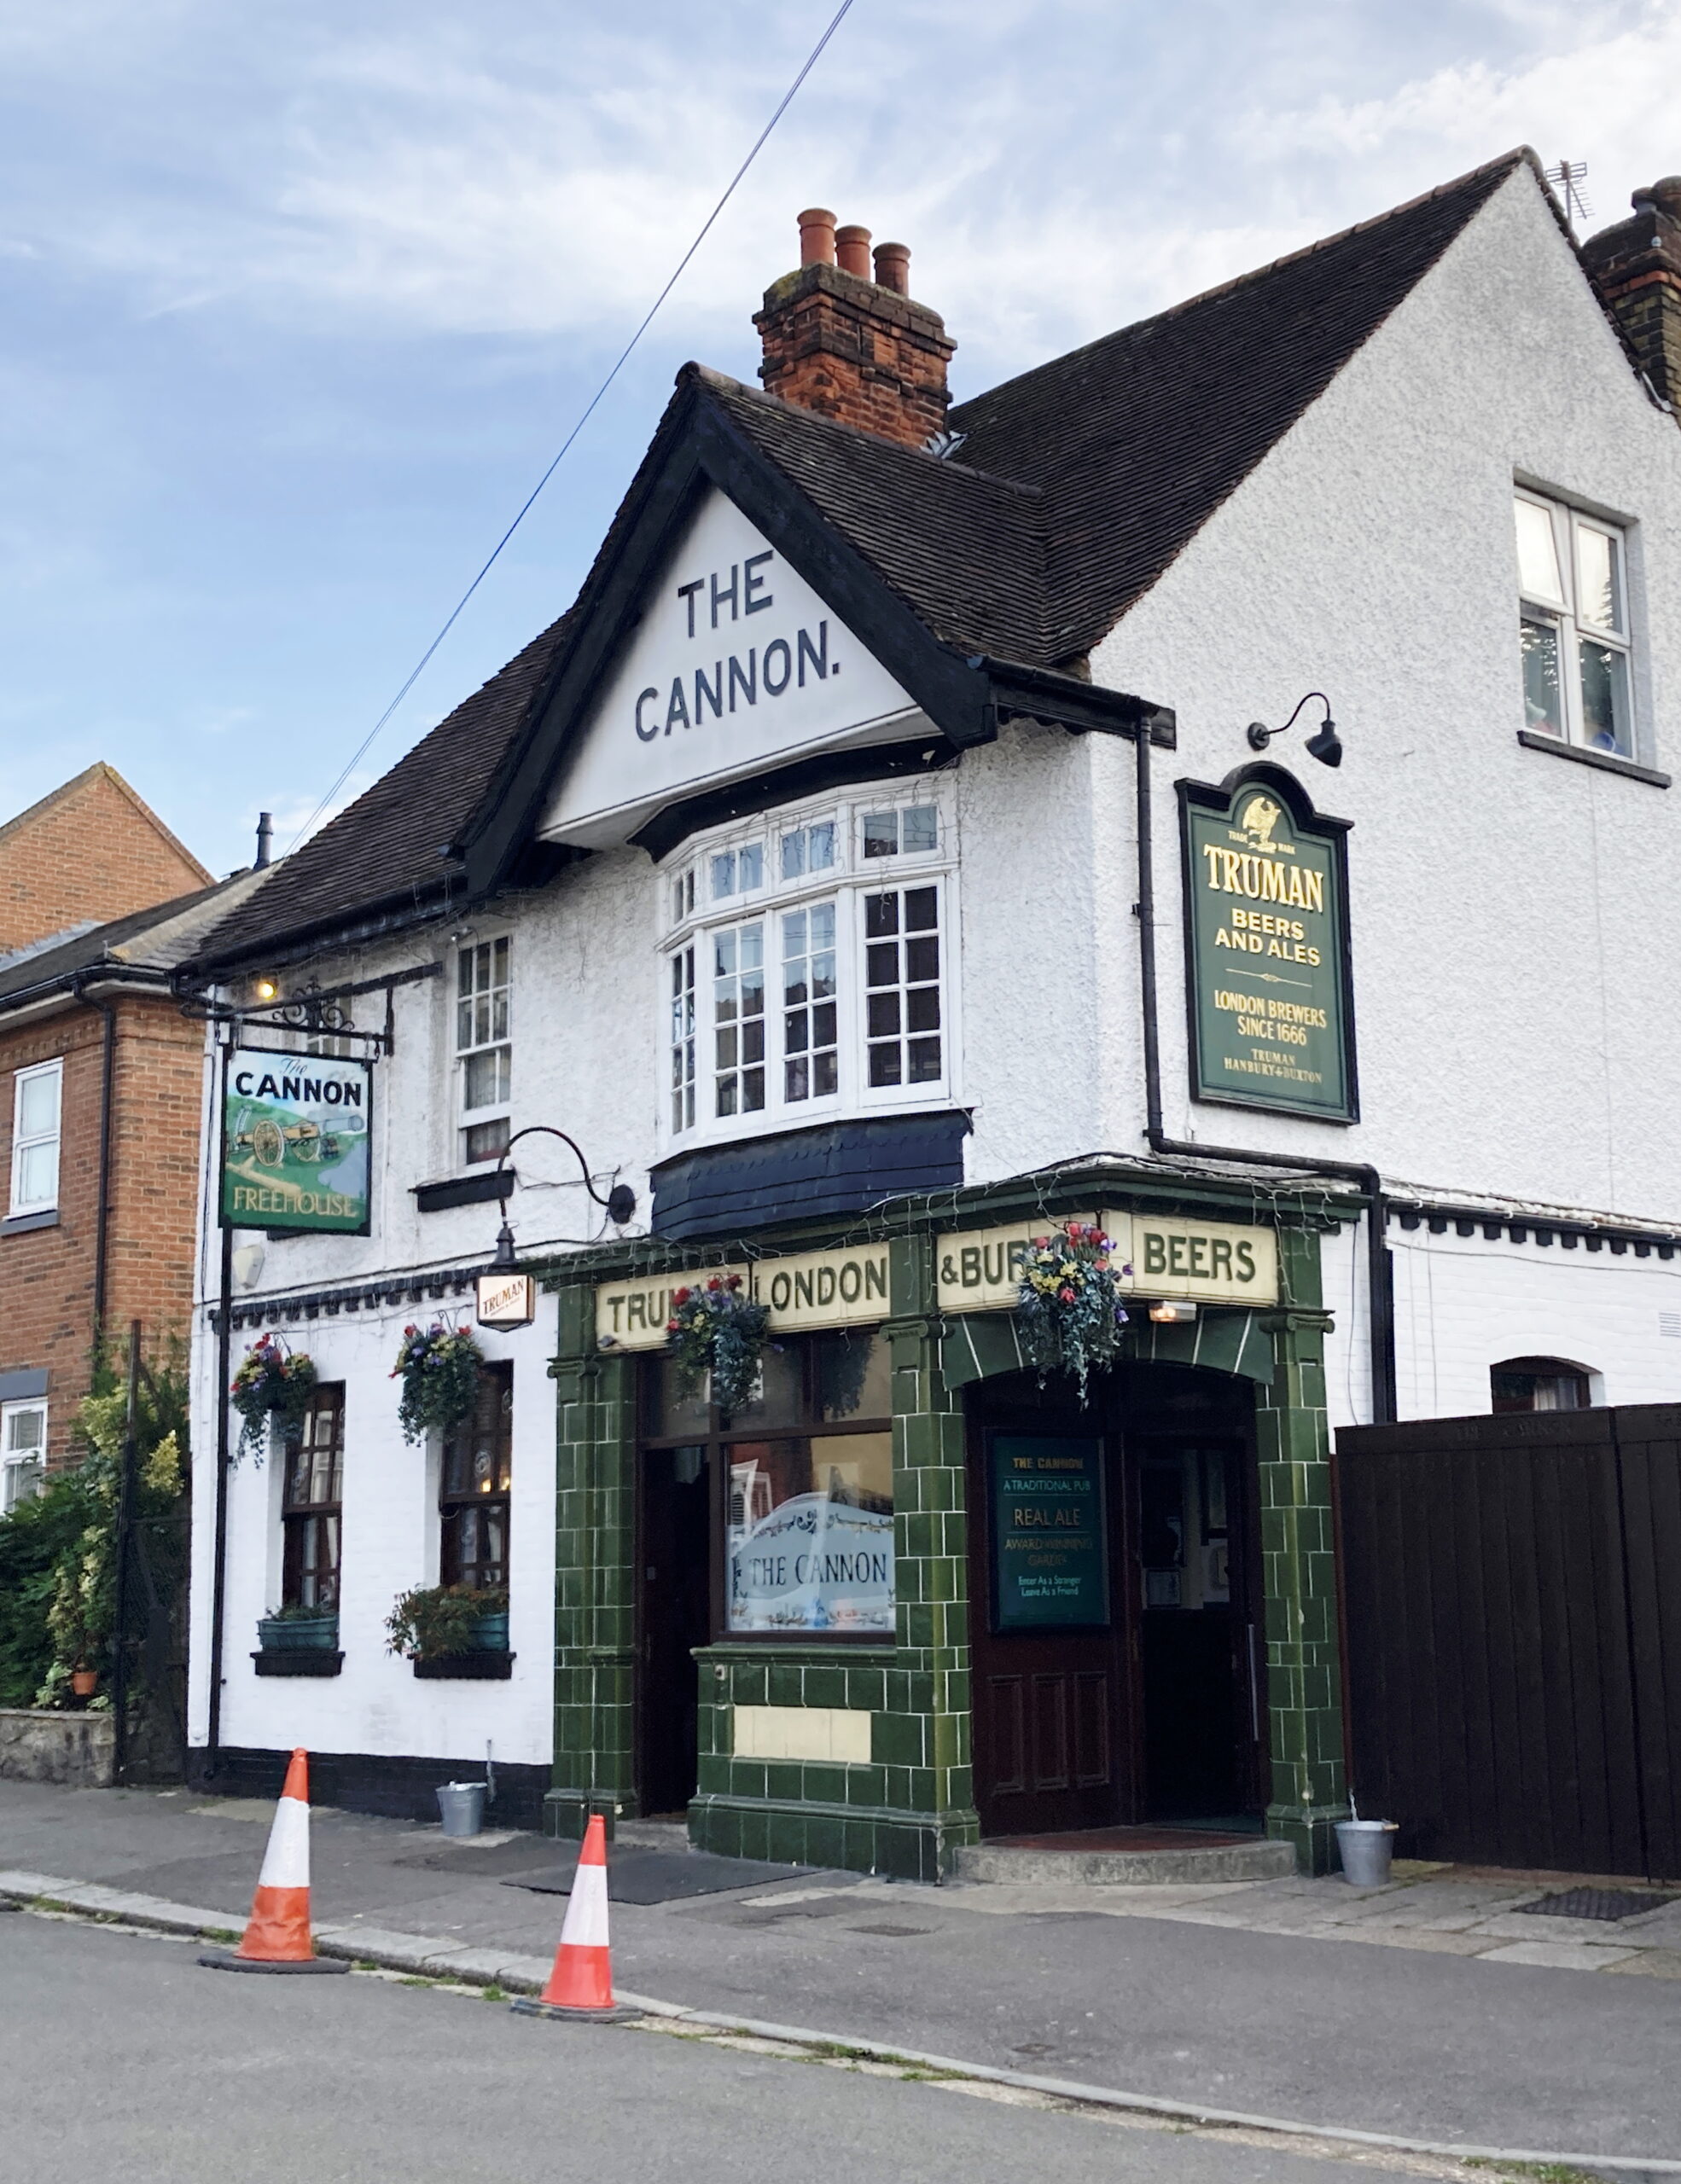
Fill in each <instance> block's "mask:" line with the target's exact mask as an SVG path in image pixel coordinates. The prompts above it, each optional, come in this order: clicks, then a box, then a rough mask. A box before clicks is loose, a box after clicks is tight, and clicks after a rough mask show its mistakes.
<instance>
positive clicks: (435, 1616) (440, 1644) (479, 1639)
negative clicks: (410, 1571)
mask: <svg viewBox="0 0 1681 2184" xmlns="http://www.w3.org/2000/svg"><path fill="white" fill-rule="evenodd" d="M385 1627H386V1631H387V1639H386V1650H387V1652H388V1653H400V1654H402V1655H403V1657H404V1659H405V1660H410V1661H439V1660H453V1659H455V1658H458V1657H460V1656H462V1655H464V1654H472V1653H506V1652H507V1651H508V1594H507V1593H506V1591H505V1590H503V1589H502V1588H501V1587H499V1586H485V1587H483V1588H475V1587H474V1586H472V1585H416V1586H415V1587H414V1588H413V1589H411V1590H410V1591H409V1592H406V1593H403V1594H399V1595H398V1600H397V1603H396V1605H395V1606H394V1607H393V1609H392V1611H391V1613H390V1614H389V1615H388V1616H387V1618H386V1626H385Z"/></svg>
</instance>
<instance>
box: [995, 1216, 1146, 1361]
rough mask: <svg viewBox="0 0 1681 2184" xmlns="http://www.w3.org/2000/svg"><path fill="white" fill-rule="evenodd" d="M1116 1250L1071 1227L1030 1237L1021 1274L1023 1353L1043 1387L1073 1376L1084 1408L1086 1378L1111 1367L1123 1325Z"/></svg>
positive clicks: (1093, 1232)
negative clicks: (1051, 1380) (1114, 1257)
mask: <svg viewBox="0 0 1681 2184" xmlns="http://www.w3.org/2000/svg"><path fill="white" fill-rule="evenodd" d="M1112 1252H1114V1245H1113V1244H1112V1243H1111V1242H1110V1241H1109V1239H1108V1237H1107V1236H1106V1235H1105V1234H1103V1232H1102V1229H1096V1228H1093V1227H1092V1226H1091V1223H1088V1222H1083V1221H1071V1222H1069V1223H1068V1224H1067V1227H1066V1228H1065V1229H1053V1230H1052V1232H1051V1234H1050V1235H1048V1236H1036V1237H1035V1238H1034V1239H1033V1241H1032V1246H1030V1248H1029V1250H1028V1253H1027V1259H1026V1261H1025V1263H1024V1264H1023V1266H1022V1269H1021V1288H1020V1290H1019V1291H1018V1292H1017V1302H1016V1320H1017V1324H1018V1326H1019V1327H1020V1328H1021V1347H1022V1349H1023V1350H1025V1352H1026V1353H1027V1361H1028V1362H1029V1363H1030V1364H1031V1365H1033V1366H1035V1367H1036V1368H1038V1376H1039V1385H1040V1386H1041V1387H1043V1386H1044V1384H1045V1381H1046V1380H1048V1379H1049V1378H1050V1374H1053V1373H1071V1374H1073V1377H1074V1379H1075V1380H1078V1381H1079V1399H1080V1401H1081V1402H1082V1403H1084V1402H1085V1384H1086V1381H1087V1380H1088V1378H1089V1377H1090V1375H1091V1374H1092V1373H1094V1372H1098V1371H1101V1370H1102V1368H1103V1367H1104V1366H1106V1365H1110V1364H1113V1363H1114V1360H1115V1358H1116V1357H1117V1356H1119V1355H1120V1331H1121V1329H1122V1328H1123V1327H1125V1326H1126V1305H1125V1304H1124V1303H1123V1302H1122V1296H1123V1292H1122V1290H1121V1287H1120V1281H1121V1275H1123V1274H1126V1275H1130V1274H1131V1271H1132V1269H1131V1267H1130V1266H1129V1267H1124V1268H1122V1269H1120V1270H1119V1271H1117V1270H1116V1269H1115V1268H1114V1265H1113V1264H1112V1263H1111V1261H1110V1254H1111V1253H1112Z"/></svg>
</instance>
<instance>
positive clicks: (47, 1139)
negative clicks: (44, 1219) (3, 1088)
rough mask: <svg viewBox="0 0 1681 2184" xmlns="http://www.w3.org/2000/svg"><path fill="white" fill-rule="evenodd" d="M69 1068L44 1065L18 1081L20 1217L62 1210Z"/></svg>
mask: <svg viewBox="0 0 1681 2184" xmlns="http://www.w3.org/2000/svg"><path fill="white" fill-rule="evenodd" d="M63 1096H64V1064H63V1063H62V1061H44V1062H40V1063H38V1065H37V1066H35V1067H34V1068H33V1069H20V1070H19V1071H18V1072H17V1074H16V1076H15V1077H14V1078H13V1080H12V1204H11V1210H12V1212H13V1213H14V1214H20V1213H50V1212H51V1211H53V1209H54V1208H55V1206H56V1205H57V1204H58V1141H59V1124H60V1118H61V1108H62V1104H63Z"/></svg>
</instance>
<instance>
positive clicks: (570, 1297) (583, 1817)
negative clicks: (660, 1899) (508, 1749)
mask: <svg viewBox="0 0 1681 2184" xmlns="http://www.w3.org/2000/svg"><path fill="white" fill-rule="evenodd" d="M635 1371H636V1365H635V1361H634V1359H632V1358H630V1357H623V1356H620V1357H606V1356H602V1354H601V1353H600V1352H599V1351H598V1350H596V1342H595V1292H594V1289H593V1287H590V1285H587V1284H585V1283H581V1282H580V1283H572V1284H568V1285H567V1287H564V1288H562V1289H561V1292H560V1342H559V1345H558V1349H557V1352H556V1355H555V1360H554V1362H553V1363H552V1364H551V1366H550V1373H551V1374H553V1376H554V1380H555V1758H554V1771H553V1777H552V1780H553V1786H552V1788H551V1789H550V1792H549V1793H548V1796H547V1798H545V1800H544V1828H545V1830H546V1832H547V1833H550V1834H551V1835H560V1836H573V1837H575V1836H580V1835H582V1833H583V1832H584V1828H585V1823H586V1822H587V1821H588V1819H589V1817H590V1814H591V1813H592V1812H600V1813H602V1815H604V1816H605V1818H606V1821H607V1825H608V1833H609V1834H611V1833H612V1832H613V1823H614V1820H615V1818H617V1817H618V1815H620V1814H621V1813H631V1812H633V1811H634V1810H635V1809H636V1808H635V1778H634V1764H633V1754H634V1745H633V1742H632V1706H633V1680H634V1669H635V1658H636V1651H635V1649H636V1627H635V1626H636V1596H635V1587H634V1577H635V1571H634V1568H633V1555H634V1552H635V1519H636V1511H635V1479H636V1382H635V1377H634V1376H635Z"/></svg>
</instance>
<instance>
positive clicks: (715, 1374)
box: [666, 1274, 771, 1412]
mask: <svg viewBox="0 0 1681 2184" xmlns="http://www.w3.org/2000/svg"><path fill="white" fill-rule="evenodd" d="M770 1318H771V1311H770V1307H769V1306H768V1305H765V1304H754V1303H753V1299H752V1298H750V1297H748V1296H747V1294H746V1293H745V1292H744V1291H743V1289H742V1277H741V1275H739V1274H730V1275H722V1274H714V1275H711V1276H709V1277H708V1279H707V1281H702V1282H697V1283H696V1284H695V1287H694V1288H692V1289H677V1290H673V1291H672V1316H671V1317H670V1319H668V1320H667V1321H666V1333H667V1334H668V1335H669V1336H670V1337H671V1339H672V1351H673V1353H674V1355H675V1356H676V1358H677V1368H678V1386H679V1388H680V1390H681V1391H682V1393H683V1395H685V1396H693V1395H697V1394H698V1393H699V1392H700V1391H701V1388H702V1387H703V1386H704V1385H705V1384H706V1382H707V1380H708V1378H710V1380H711V1381H712V1399H713V1402H714V1403H716V1404H717V1405H718V1409H720V1410H722V1411H725V1412H729V1411H736V1410H740V1409H741V1408H742V1405H743V1404H744V1403H747V1400H748V1399H749V1397H751V1396H752V1394H753V1383H754V1382H755V1381H756V1380H758V1378H759V1360H760V1358H761V1357H762V1356H764V1354H765V1328H766V1327H767V1326H768V1325H769V1323H770Z"/></svg>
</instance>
